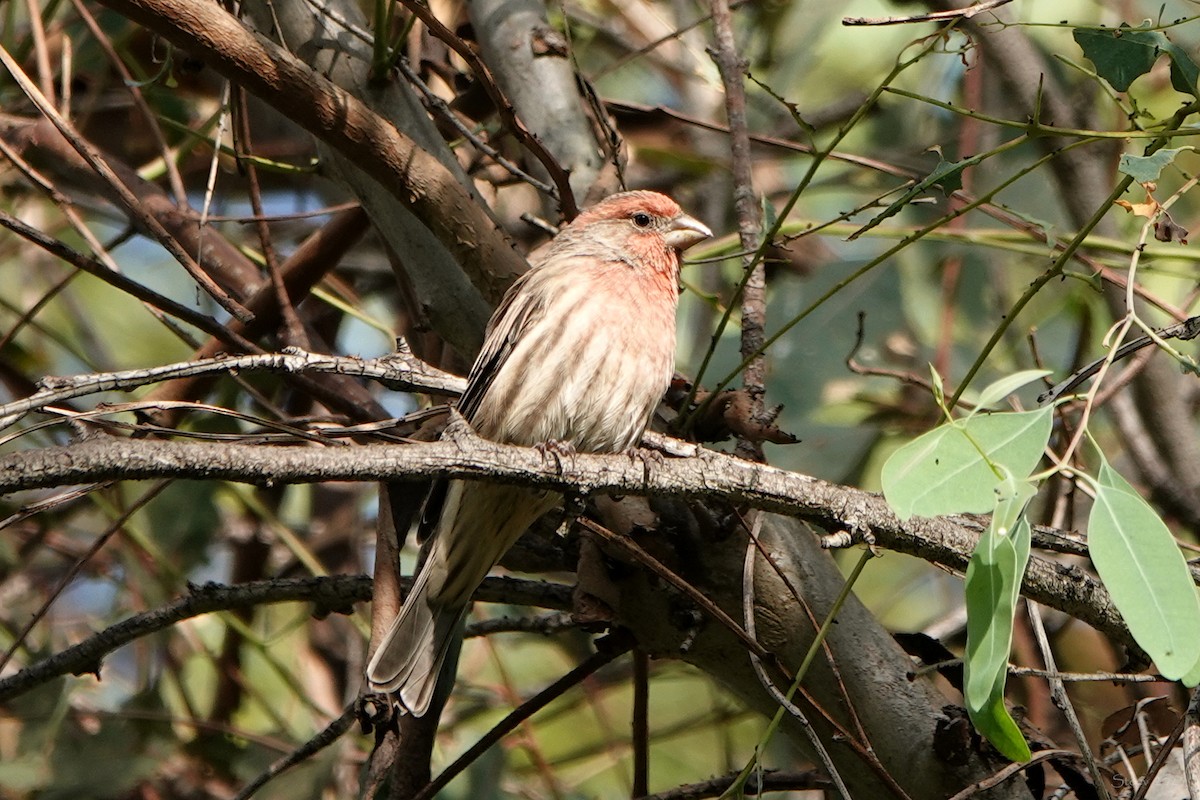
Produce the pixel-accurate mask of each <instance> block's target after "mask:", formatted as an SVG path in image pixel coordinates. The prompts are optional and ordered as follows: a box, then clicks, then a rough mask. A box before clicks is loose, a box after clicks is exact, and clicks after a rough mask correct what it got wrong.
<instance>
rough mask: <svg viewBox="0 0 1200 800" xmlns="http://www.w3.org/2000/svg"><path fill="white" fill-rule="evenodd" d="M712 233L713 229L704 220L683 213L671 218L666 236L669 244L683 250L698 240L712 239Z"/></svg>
mask: <svg viewBox="0 0 1200 800" xmlns="http://www.w3.org/2000/svg"><path fill="white" fill-rule="evenodd" d="M712 235H713V233H712V231H710V230H709V229H708V226H707V225H705V224H704V223H703V222H701V221H700V220H698V219H695V218H694V217H689V216H688V215H687V214H683V215H681V216H678V217H676V218H675V219H673V220H671V227H670V228H669V229H668V230H667V235H666V237H665V238H666V240H667V244H668V245H670V246H671V247H674V248H675V249H676V250H680V251H683V250H687V249H688V248H689V247H691V246H692V245H694V244H696V243H697V242H703V241H704V240H705V239H711V238H712Z"/></svg>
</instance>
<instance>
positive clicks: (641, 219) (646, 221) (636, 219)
mask: <svg viewBox="0 0 1200 800" xmlns="http://www.w3.org/2000/svg"><path fill="white" fill-rule="evenodd" d="M632 219H633V224H634V225H637V226H638V227H639V228H649V227H650V222H651V219H650V215H649V214H647V213H646V212H644V211H639V212H638V213H636V214H634V215H633V218H632Z"/></svg>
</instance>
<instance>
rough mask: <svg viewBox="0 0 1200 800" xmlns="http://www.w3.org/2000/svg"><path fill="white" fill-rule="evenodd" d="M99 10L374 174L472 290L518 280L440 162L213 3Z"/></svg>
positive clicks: (150, 1)
mask: <svg viewBox="0 0 1200 800" xmlns="http://www.w3.org/2000/svg"><path fill="white" fill-rule="evenodd" d="M102 2H103V5H106V6H108V7H109V8H111V9H113V10H114V11H117V12H119V13H121V14H124V15H125V16H127V17H129V18H130V19H132V20H134V21H136V22H138V23H140V24H142V25H144V26H146V27H147V28H149V29H150V30H152V31H154V32H155V33H157V34H159V35H160V36H162V37H163V38H165V39H167V40H168V41H170V42H172V43H173V44H175V45H177V46H179V47H182V48H184V49H186V50H187V51H188V52H189V53H191V54H192V55H194V56H195V57H197V58H201V59H203V60H204V61H205V62H207V63H208V64H209V65H211V66H212V67H213V68H214V69H216V70H217V71H218V72H220V73H221V74H222V75H224V76H225V77H227V78H229V79H230V80H232V81H236V82H237V83H239V84H241V85H243V86H245V87H246V89H248V90H249V91H250V92H252V93H254V94H255V95H256V96H257V97H259V98H260V99H262V100H263V101H264V102H266V103H269V104H270V105H271V106H273V107H274V108H276V109H278V110H279V111H280V112H281V113H283V114H284V115H285V116H287V117H288V118H289V119H291V120H293V121H294V122H296V123H297V124H298V125H300V126H302V127H303V128H304V129H305V130H307V131H308V132H309V133H311V134H313V135H314V136H316V137H317V138H319V139H320V140H321V141H323V142H325V143H326V144H328V145H329V146H330V147H332V148H333V149H335V150H336V151H337V152H338V153H340V154H341V155H343V156H345V157H346V158H347V159H349V160H350V161H351V162H353V163H354V164H356V165H357V166H359V167H361V168H362V169H363V170H365V171H366V172H367V173H368V174H370V175H373V176H374V177H375V179H376V180H378V181H379V182H380V183H381V184H382V185H383V186H385V187H386V188H387V189H389V190H390V191H391V192H392V194H394V195H395V196H396V197H397V198H399V199H400V200H401V202H403V203H404V204H405V206H406V207H407V208H408V209H409V210H411V211H412V212H413V214H414V215H415V216H416V217H417V218H418V219H420V220H421V221H422V222H423V223H424V224H425V226H426V227H427V228H429V230H430V231H432V232H433V233H434V235H435V236H437V238H438V240H439V241H441V242H442V243H443V244H444V245H445V246H446V248H447V249H448V250H449V251H450V252H451V253H452V254H454V256H455V257H456V258H457V259H458V261H459V263H460V264H461V265H462V266H463V268H464V269H465V270H467V272H468V273H469V274H472V275H474V276H477V280H476V284H477V285H479V286H483V287H485V288H486V290H487V293H488V294H489V295H490V296H492V297H499V296H500V294H501V293H503V291H504V289H506V288H508V284H509V283H511V282H512V280H513V279H514V278H515V277H516V276H517V275H519V274H521V273H522V272H524V270H525V262H524V259H522V258H521V256H520V255H518V254H517V252H516V251H515V250H513V248H512V246H511V244H510V243H509V241H508V239H507V237H506V236H505V235H504V233H503V232H502V231H500V230H499V229H498V228H497V227H496V225H495V223H494V222H493V221H492V219H491V217H489V216H488V215H487V214H486V213H485V212H484V210H483V209H482V208H480V206H479V205H478V204H477V203H476V202H475V200H474V198H472V197H471V195H470V194H469V193H468V192H467V191H466V189H464V188H463V186H462V184H460V183H459V182H458V180H457V179H456V178H455V176H454V175H453V174H451V172H450V171H449V170H448V169H447V168H446V167H445V165H443V164H442V163H441V161H439V160H438V159H437V158H435V157H434V156H432V155H430V154H429V153H428V152H426V151H425V150H423V149H421V148H420V147H419V146H418V145H417V144H416V143H415V142H414V141H413V140H412V139H410V138H409V137H408V136H405V135H404V134H402V133H400V131H398V130H397V129H396V128H395V127H394V126H393V125H391V124H390V123H388V122H387V121H386V120H384V119H382V118H381V117H379V116H378V115H377V114H375V113H374V112H372V111H371V110H370V109H369V108H368V107H367V106H366V105H365V104H363V103H362V101H360V100H359V99H358V98H356V97H354V96H353V95H352V94H350V93H349V92H346V91H345V90H343V89H341V88H339V87H338V86H336V85H335V84H333V83H332V82H331V81H329V80H328V79H327V78H325V77H324V76H323V75H321V74H319V73H317V72H315V71H314V70H313V69H311V68H310V67H308V66H307V65H306V64H305V63H304V62H302V61H300V60H299V59H298V58H296V57H295V56H293V55H292V54H291V53H289V52H287V51H286V50H284V49H282V48H281V47H279V46H278V45H276V44H274V43H273V42H271V41H269V40H267V39H265V38H264V37H262V36H260V35H258V34H256V33H254V32H252V31H250V30H248V29H247V28H246V26H244V25H243V24H242V23H241V22H239V21H238V20H237V19H236V18H235V17H233V16H232V15H230V14H228V13H227V12H225V11H224V10H222V9H221V7H220V6H219V5H217V4H215V3H195V2H191V0H102Z"/></svg>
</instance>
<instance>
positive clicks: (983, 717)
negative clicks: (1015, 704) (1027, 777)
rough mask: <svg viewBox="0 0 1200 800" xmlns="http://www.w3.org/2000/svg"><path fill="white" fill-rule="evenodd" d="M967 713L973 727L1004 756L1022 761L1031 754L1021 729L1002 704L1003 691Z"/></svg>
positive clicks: (1011, 759) (1027, 758)
mask: <svg viewBox="0 0 1200 800" xmlns="http://www.w3.org/2000/svg"><path fill="white" fill-rule="evenodd" d="M968 714H969V715H970V717H971V724H973V725H974V726H975V729H976V730H977V731H979V732H980V733H981V734H983V737H984V738H985V739H987V740H988V741H989V742H991V743H992V746H993V747H995V748H996V749H997V750H999V751H1000V753H1001V754H1002V755H1003V756H1004V757H1005V758H1007V759H1009V760H1010V761H1017V762H1023V761H1028V760H1029V759H1030V757H1031V756H1032V755H1033V754H1032V753H1030V752H1029V744H1028V743H1027V742H1026V741H1025V737H1024V736H1022V735H1021V729H1020V728H1018V727H1017V723H1016V722H1015V721H1014V720H1013V718H1012V716H1011V715H1010V714H1009V713H1008V708H1006V707H1005V705H1004V694H1003V693H1000V694H994V695H992V696H991V697H990V698H988V703H987V705H986V706H984V707H983V708H981V709H978V710H976V711H970V710H968Z"/></svg>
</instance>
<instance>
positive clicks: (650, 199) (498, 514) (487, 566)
mask: <svg viewBox="0 0 1200 800" xmlns="http://www.w3.org/2000/svg"><path fill="white" fill-rule="evenodd" d="M711 236H712V231H711V230H709V228H708V227H707V226H705V225H704V223H702V222H700V221H699V220H697V219H695V218H694V217H691V216H689V215H687V214H685V213H684V212H683V210H682V209H681V208H680V207H679V205H678V204H677V203H676V202H675V201H674V200H672V199H671V198H669V197H667V196H666V195H663V194H659V193H657V192H651V191H644V190H642V191H627V192H620V193H617V194H613V195H611V196H609V197H607V198H605V199H604V200H602V201H600V202H599V203H596V204H595V205H593V206H591V207H589V208H586V209H584V210H583V211H581V212H580V214H579V215H578V216H577V217H576V218H575V219H574V220H572V221H571V222H569V223H568V224H566V225H564V226H563V227H562V228H561V229H560V230H559V232H558V233H557V234H556V235H555V236H554V237H553V238H552V239H551V240H550V241H549V242H547V243H546V244H545V245H543V246H542V247H540V248H538V249H537V250H536V251H534V253H533V254H532V255H531V256H530V259H529V260H530V268H529V270H528V271H527V272H525V273H524V274H523V275H522V276H521V277H520V278H518V279H517V281H516V282H515V283H514V284H513V285H512V287H511V288H510V289H509V290H508V292H507V293H506V294H505V296H504V298H503V300H502V301H501V302H500V305H499V306H498V307H497V309H496V311H495V313H494V314H493V315H492V318H491V320H490V321H489V323H488V326H487V331H486V334H485V337H484V343H483V347H482V349H481V351H480V353H479V355H478V357H477V358H476V360H475V363H474V365H473V366H472V368H471V371H470V373H469V376H468V378H467V388H466V390H465V391H464V393H463V395H462V397H461V398H460V400H459V403H458V412H459V413H460V414H461V415H462V416H463V418H464V419H465V420H466V422H467V423H468V424H470V426H471V427H472V429H473V430H474V431H475V433H476V434H478V435H479V436H481V437H484V438H486V439H490V440H493V441H496V442H501V443H504V444H512V445H519V446H525V447H547V446H553V447H559V448H564V449H566V450H568V451H574V452H579V453H620V452H627V451H630V450H631V449H632V448H633V447H634V446H636V445H637V443H638V442H639V441H640V440H641V437H642V434H643V433H644V432H645V429H646V426H647V425H648V424H649V421H650V418H651V416H652V415H653V413H654V410H655V408H656V407H657V405H658V403H659V401H660V400H661V399H662V396H663V394H664V393H665V391H666V389H667V386H668V384H669V382H670V380H671V377H672V375H673V372H674V363H675V312H676V306H677V303H678V297H679V268H680V260H681V254H682V252H683V251H684V250H686V249H687V248H689V247H691V246H692V245H694V244H697V243H698V242H701V241H703V240H705V239H707V238H709V237H711ZM440 488H441V492H440V493H438V489H436V488H435V490H434V492H435V493H438V494H436V495H435V497H439V498H440V500H441V502H440V506H439V505H438V504H437V503H433V504H432V505H431V504H430V503H429V501H427V509H428V508H431V507H432V508H434V511H433V512H432V513H431V512H429V511H427V512H426V513H425V515H424V519H423V521H422V523H421V527H423V528H425V529H426V530H428V531H429V534H428V537H427V538H426V540H425V545H424V546H425V554H424V560H423V562H422V564H421V566H420V568H419V570H418V572H417V575H416V578H415V580H414V582H413V587H412V590H411V591H410V593H409V595H408V597H407V599H406V600H405V601H404V604H403V606H402V607H401V609H400V612H399V613H398V615H397V616H396V618H395V620H394V621H393V622H392V624H391V626H390V627H389V628H388V630H387V632H386V633H385V634H384V636H383V637H382V638H381V639H380V642H379V645H378V647H377V648H376V649H375V651H374V654H373V656H372V657H371V659H370V661H369V663H368V665H367V670H366V673H367V682H368V685H369V686H370V687H371V689H372V690H373V691H375V692H380V693H390V694H391V695H392V696H393V698H394V699H395V700H397V701H398V706H399V708H400V710H401V713H405V712H407V713H410V714H412V715H413V716H418V717H419V716H423V715H425V713H426V712H427V711H428V709H429V706H430V702H431V700H432V698H433V693H434V689H435V687H436V685H437V680H438V675H439V673H440V671H441V667H442V663H443V661H444V660H445V658H446V656H447V653H448V651H449V649H450V646H451V643H452V642H453V640H454V635H455V632H456V631H457V630H458V628H459V627H460V625H461V623H462V620H463V617H464V616H465V614H466V610H467V607H468V605H469V604H470V601H471V596H472V594H473V593H474V591H475V589H476V588H477V587H478V586H479V584H480V583H481V582H482V581H483V579H484V578H485V577H486V576H487V573H488V572H489V571H490V570H491V568H492V567H493V566H494V565H495V564H496V562H497V561H499V560H500V558H501V557H502V556H503V555H504V553H505V552H506V551H507V550H508V549H509V547H511V546H512V544H513V543H514V542H516V540H517V539H518V538H519V537H520V536H521V534H522V533H524V532H525V531H526V530H527V529H528V528H529V527H530V526H531V525H532V524H533V523H534V522H535V521H537V519H538V518H539V517H541V516H542V515H543V514H545V513H546V512H548V511H549V510H550V509H552V508H553V507H554V506H555V505H556V504H557V503H558V502H559V501H560V500H561V497H560V496H559V495H558V494H557V493H555V492H551V491H547V490H540V489H531V488H525V487H519V486H510V485H501V484H490V483H480V482H468V481H463V480H453V481H449V482H445V483H443V484H442V485H441V487H440Z"/></svg>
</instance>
